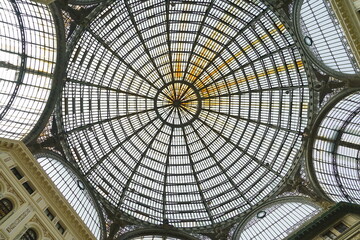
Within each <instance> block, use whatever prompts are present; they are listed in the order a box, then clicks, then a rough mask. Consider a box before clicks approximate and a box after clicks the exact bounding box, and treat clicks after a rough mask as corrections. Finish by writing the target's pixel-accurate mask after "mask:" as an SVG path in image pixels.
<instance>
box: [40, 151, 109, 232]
mask: <svg viewBox="0 0 360 240" xmlns="http://www.w3.org/2000/svg"><path fill="white" fill-rule="evenodd" d="M36 159H37V161H38V162H39V163H40V165H41V167H42V168H43V169H44V171H45V172H46V173H47V174H48V176H49V177H50V179H51V180H52V181H53V182H54V184H55V185H56V187H57V188H58V189H59V190H60V192H61V193H62V194H63V195H64V197H65V199H66V200H67V201H68V202H69V203H70V205H71V206H72V207H73V208H74V210H75V211H76V213H77V214H78V215H79V216H80V218H81V219H82V220H83V221H84V223H85V224H86V226H87V227H88V228H89V229H90V231H91V232H92V233H93V234H94V236H95V238H96V239H100V238H101V231H102V230H101V225H100V221H101V220H100V217H99V213H98V212H97V211H96V208H95V206H94V203H93V200H92V198H91V196H90V195H89V193H88V192H87V189H86V187H85V184H84V183H83V182H82V181H81V180H80V179H79V178H78V177H77V176H76V174H75V173H74V172H73V171H72V170H71V169H70V168H68V167H66V166H65V165H64V164H62V163H61V162H60V161H58V160H56V159H55V158H52V157H50V156H46V157H44V156H40V155H39V156H37V158H36Z"/></svg>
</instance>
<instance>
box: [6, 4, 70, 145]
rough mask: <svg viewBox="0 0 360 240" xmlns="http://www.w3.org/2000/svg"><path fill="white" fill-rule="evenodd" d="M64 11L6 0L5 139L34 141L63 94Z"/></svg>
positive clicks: (42, 5) (41, 5) (52, 7)
mask: <svg viewBox="0 0 360 240" xmlns="http://www.w3.org/2000/svg"><path fill="white" fill-rule="evenodd" d="M61 21H62V20H60V14H59V12H58V11H57V9H56V8H54V6H53V5H51V6H47V5H44V4H39V3H36V2H34V1H15V0H14V1H7V0H2V1H1V2H0V56H1V58H0V137H5V138H10V139H15V140H24V141H25V142H28V141H30V140H31V139H33V138H34V137H36V136H37V134H39V133H40V131H41V130H42V128H43V127H44V126H45V123H46V119H47V118H48V117H49V115H50V113H51V112H52V111H53V107H54V104H55V100H56V96H58V95H59V93H60V87H61V85H60V84H59V80H61V79H62V76H63V73H64V70H65V69H64V67H65V66H64V65H57V64H56V61H59V60H61V59H62V60H64V51H65V42H64V38H63V35H62V34H61V32H62V28H63V25H62V24H61Z"/></svg>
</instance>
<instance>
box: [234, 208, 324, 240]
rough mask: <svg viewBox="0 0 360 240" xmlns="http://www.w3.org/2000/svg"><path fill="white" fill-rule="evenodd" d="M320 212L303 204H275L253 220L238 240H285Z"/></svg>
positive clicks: (260, 212) (261, 211)
mask: <svg viewBox="0 0 360 240" xmlns="http://www.w3.org/2000/svg"><path fill="white" fill-rule="evenodd" d="M319 212H320V208H318V207H314V206H313V205H310V204H305V203H301V202H287V203H280V204H275V205H273V206H271V207H269V208H265V209H262V210H260V211H259V212H258V213H257V214H256V215H255V216H254V217H253V218H251V219H250V220H249V221H248V222H247V223H246V225H245V227H244V229H243V230H242V232H241V234H240V236H239V237H238V238H236V239H241V240H248V239H253V240H263V239H269V240H274V239H285V238H286V237H287V236H289V235H290V234H291V233H292V232H293V231H294V230H296V229H297V228H299V227H300V226H301V225H302V224H303V223H304V222H306V221H307V220H309V219H310V218H312V217H313V216H315V215H316V214H317V213H319Z"/></svg>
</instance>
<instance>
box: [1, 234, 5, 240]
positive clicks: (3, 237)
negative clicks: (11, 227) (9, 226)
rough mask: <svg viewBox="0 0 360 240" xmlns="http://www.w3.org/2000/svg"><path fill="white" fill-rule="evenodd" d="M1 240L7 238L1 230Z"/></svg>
mask: <svg viewBox="0 0 360 240" xmlns="http://www.w3.org/2000/svg"><path fill="white" fill-rule="evenodd" d="M0 240H6V236H5V235H4V234H3V233H2V232H0Z"/></svg>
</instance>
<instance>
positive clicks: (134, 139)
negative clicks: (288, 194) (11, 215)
mask: <svg viewBox="0 0 360 240" xmlns="http://www.w3.org/2000/svg"><path fill="white" fill-rule="evenodd" d="M93 16H94V17H93V18H92V19H91V23H90V25H89V26H88V27H86V28H85V29H84V30H83V31H80V30H78V32H77V33H76V34H78V36H79V41H78V42H77V43H76V44H74V48H73V50H72V53H71V58H70V64H69V66H68V71H67V81H66V86H65V88H64V91H63V95H62V100H61V109H60V110H61V113H60V114H61V122H62V126H61V127H62V128H63V130H64V131H65V132H66V136H67V139H66V142H67V144H68V146H69V148H70V152H71V154H72V156H71V157H72V158H73V159H74V160H75V161H76V162H77V163H78V165H79V166H80V168H81V170H82V172H83V174H84V175H85V176H86V177H87V178H88V179H89V181H90V182H91V183H92V184H93V186H94V187H95V188H96V189H97V190H98V191H99V193H100V195H102V196H103V198H104V199H105V200H106V201H108V202H110V203H111V204H112V205H113V206H114V207H115V208H116V209H118V210H120V211H122V212H124V213H127V214H129V215H131V216H133V217H136V218H138V219H141V220H143V221H147V222H150V223H154V224H162V223H164V222H168V223H169V224H171V225H174V226H176V227H198V226H210V225H213V224H217V223H220V222H223V221H225V220H228V219H234V218H235V217H236V216H239V215H240V214H242V213H244V212H245V211H247V210H249V209H250V208H252V207H253V206H254V205H256V204H258V203H259V202H260V201H261V200H263V199H264V198H266V197H268V196H269V195H271V193H272V192H273V191H274V190H275V189H276V187H278V186H279V184H280V182H281V180H282V179H283V178H284V177H285V176H287V175H288V174H289V173H290V171H291V167H292V166H293V164H294V160H295V159H296V155H297V153H298V150H299V149H300V146H301V134H302V132H303V130H304V128H305V126H306V124H307V120H308V116H307V114H308V103H309V90H308V82H307V76H306V72H305V69H304V63H303V62H302V60H301V57H300V54H299V52H298V50H297V48H296V46H295V44H294V40H293V39H292V37H291V34H290V33H289V32H288V30H287V29H286V28H285V26H284V24H282V23H281V21H280V20H279V19H278V18H277V17H276V15H275V14H274V13H273V12H272V11H271V10H269V9H268V8H267V7H266V6H265V5H264V4H262V3H261V2H260V1H257V0H253V1H210V0H206V1H205V0H204V1H114V2H112V3H111V4H110V5H109V6H101V7H98V8H97V9H95V14H94V15H93Z"/></svg>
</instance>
